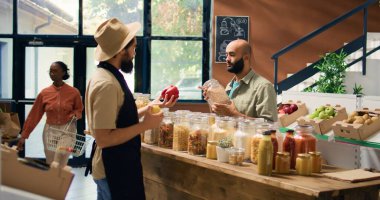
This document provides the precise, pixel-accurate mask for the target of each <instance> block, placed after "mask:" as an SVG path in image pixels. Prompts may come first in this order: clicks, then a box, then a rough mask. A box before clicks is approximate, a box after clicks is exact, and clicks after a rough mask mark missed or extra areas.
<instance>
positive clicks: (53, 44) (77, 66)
mask: <svg viewBox="0 0 380 200" xmlns="http://www.w3.org/2000/svg"><path fill="white" fill-rule="evenodd" d="M61 43H62V41H61ZM19 45H20V46H18V47H19V48H17V49H19V53H20V54H19V55H18V56H19V57H21V58H20V61H19V63H20V66H19V67H17V68H18V69H19V70H20V71H21V72H20V73H19V74H17V75H16V76H20V78H18V80H19V81H20V82H19V86H21V87H19V88H18V89H22V91H18V92H17V91H16V93H17V94H19V95H18V107H19V113H21V115H22V116H20V121H22V122H24V121H25V120H26V118H27V117H28V115H29V113H30V110H31V108H32V106H33V103H34V101H35V99H36V97H37V95H38V94H39V93H40V92H41V91H42V90H43V89H44V88H46V87H48V86H50V85H51V84H52V83H53V82H52V80H51V79H50V76H49V69H50V65H51V64H52V63H53V62H56V61H62V62H64V63H65V64H66V65H67V66H68V68H69V74H70V78H69V79H67V80H65V83H66V84H68V85H70V86H74V87H76V88H77V89H78V90H79V91H80V93H81V96H82V99H84V93H85V76H86V69H85V66H84V64H85V63H86V52H85V49H86V47H84V46H83V45H84V44H79V43H74V42H71V43H70V42H66V43H65V42H63V44H60V43H57V41H49V40H44V41H42V46H33V44H31V43H30V41H26V42H21V43H19ZM39 45H41V43H40V44H39ZM86 45H88V44H86ZM21 77H23V78H21ZM84 116H85V115H84V112H83V115H82V117H83V118H82V119H80V120H78V122H77V129H78V134H84V133H83V130H84ZM45 123H46V115H44V116H43V117H42V119H41V120H40V121H39V123H38V125H37V126H36V127H35V128H34V130H33V131H32V133H31V134H30V136H29V138H28V139H27V140H26V142H25V151H24V155H25V157H29V158H38V159H45V154H44V147H43V142H42V141H43V138H42V134H43V129H44V126H45ZM88 146H91V143H88ZM90 149H91V147H88V148H87V150H88V151H90ZM85 155H89V153H85V154H84V155H82V156H80V157H72V156H71V157H70V160H69V165H71V166H83V165H84V164H85V163H86V157H87V158H88V157H89V156H85Z"/></svg>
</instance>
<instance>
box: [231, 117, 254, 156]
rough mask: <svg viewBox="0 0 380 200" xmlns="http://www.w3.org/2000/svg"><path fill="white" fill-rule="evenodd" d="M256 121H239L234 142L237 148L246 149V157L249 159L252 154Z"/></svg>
mask: <svg viewBox="0 0 380 200" xmlns="http://www.w3.org/2000/svg"><path fill="white" fill-rule="evenodd" d="M254 128H255V127H254V123H253V122H252V120H243V121H239V122H238V128H237V131H236V132H235V134H234V138H233V144H234V147H236V148H242V149H245V152H244V159H249V158H250V155H251V141H250V140H251V138H252V135H253V133H254Z"/></svg>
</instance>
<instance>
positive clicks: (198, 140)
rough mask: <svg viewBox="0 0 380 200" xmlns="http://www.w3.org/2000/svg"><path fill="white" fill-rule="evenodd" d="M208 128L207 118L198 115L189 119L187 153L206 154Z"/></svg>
mask: <svg viewBox="0 0 380 200" xmlns="http://www.w3.org/2000/svg"><path fill="white" fill-rule="evenodd" d="M208 130H209V129H208V118H206V117H198V118H193V119H192V120H191V129H190V133H189V139H188V153H189V154H190V155H198V156H201V155H206V147H207V135H208Z"/></svg>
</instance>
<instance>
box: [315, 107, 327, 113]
mask: <svg viewBox="0 0 380 200" xmlns="http://www.w3.org/2000/svg"><path fill="white" fill-rule="evenodd" d="M325 108H326V107H325V106H319V107H318V108H317V109H315V110H316V111H318V112H321V111H324V110H325Z"/></svg>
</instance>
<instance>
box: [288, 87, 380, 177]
mask: <svg viewBox="0 0 380 200" xmlns="http://www.w3.org/2000/svg"><path fill="white" fill-rule="evenodd" d="M282 100H283V101H285V102H286V101H289V100H293V101H297V100H300V101H302V102H306V107H307V108H308V110H309V113H312V112H313V111H314V110H315V108H317V107H319V106H320V105H324V104H331V105H335V104H339V105H341V106H343V107H345V108H346V110H347V112H348V113H351V112H353V111H355V110H356V96H355V95H348V94H327V93H309V92H286V91H285V92H283V93H282ZM362 105H363V107H366V108H369V109H374V108H380V97H379V96H364V97H363V99H362ZM296 125H297V123H293V124H291V125H289V126H288V127H289V128H294V127H295V126H296ZM316 136H317V138H318V140H319V142H318V150H319V151H321V152H322V154H323V155H324V158H325V159H326V161H327V162H328V163H329V164H331V165H335V166H338V167H342V168H347V169H353V168H374V169H376V170H380V160H379V157H380V131H378V132H376V133H375V134H373V135H372V136H370V137H369V138H367V139H366V140H364V141H361V140H353V139H348V138H343V137H337V136H335V135H334V133H333V131H329V132H328V133H327V134H325V135H318V134H317V135H316Z"/></svg>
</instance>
